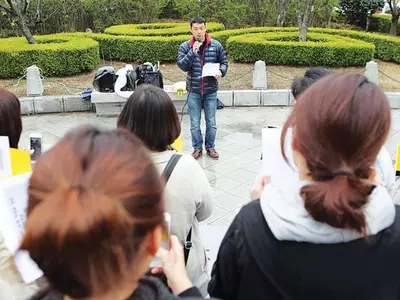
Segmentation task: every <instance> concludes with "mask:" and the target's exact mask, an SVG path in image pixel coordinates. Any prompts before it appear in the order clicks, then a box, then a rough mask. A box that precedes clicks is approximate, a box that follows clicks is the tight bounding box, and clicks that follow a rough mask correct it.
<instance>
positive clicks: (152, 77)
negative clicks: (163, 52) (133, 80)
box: [136, 63, 164, 89]
mask: <svg viewBox="0 0 400 300" xmlns="http://www.w3.org/2000/svg"><path fill="white" fill-rule="evenodd" d="M136 75H137V79H138V80H137V85H138V86H139V85H141V84H152V85H155V86H158V87H159V88H162V89H163V88H164V81H163V76H162V74H161V72H160V71H159V70H155V68H154V67H153V66H152V65H151V64H148V63H145V64H142V65H140V66H138V67H137V68H136Z"/></svg>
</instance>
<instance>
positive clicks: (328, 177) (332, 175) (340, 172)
mask: <svg viewBox="0 0 400 300" xmlns="http://www.w3.org/2000/svg"><path fill="white" fill-rule="evenodd" d="M341 175H346V176H354V177H355V176H356V174H354V172H353V171H346V170H336V171H333V172H332V173H328V174H320V175H317V176H315V179H316V180H317V181H329V180H332V179H334V178H335V177H336V176H341Z"/></svg>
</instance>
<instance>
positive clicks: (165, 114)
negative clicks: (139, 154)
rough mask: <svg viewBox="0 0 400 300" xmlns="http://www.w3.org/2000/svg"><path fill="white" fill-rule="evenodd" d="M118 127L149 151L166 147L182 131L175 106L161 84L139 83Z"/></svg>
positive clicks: (120, 118)
mask: <svg viewBox="0 0 400 300" xmlns="http://www.w3.org/2000/svg"><path fill="white" fill-rule="evenodd" d="M117 126H118V127H122V128H125V129H127V130H129V131H130V132H132V133H134V134H135V135H136V136H138V137H139V138H140V139H141V140H142V141H143V142H144V143H145V144H146V146H147V147H148V148H149V149H150V150H152V151H165V150H167V149H168V147H169V146H170V145H171V144H172V143H173V142H174V141H175V140H176V139H177V138H178V137H179V135H180V134H181V124H180V122H179V118H178V114H177V113H176V109H175V106H174V104H173V102H172V100H171V98H170V97H169V96H168V94H167V93H166V92H165V91H164V90H163V89H161V88H159V87H157V86H154V85H150V84H142V85H140V86H139V87H138V88H137V89H136V90H135V92H134V93H133V94H132V96H130V97H129V99H128V101H127V102H126V104H125V106H124V108H123V109H122V112H121V114H120V116H119V118H118V123H117Z"/></svg>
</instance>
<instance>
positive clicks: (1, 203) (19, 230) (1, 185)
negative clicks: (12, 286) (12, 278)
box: [0, 173, 43, 283]
mask: <svg viewBox="0 0 400 300" xmlns="http://www.w3.org/2000/svg"><path fill="white" fill-rule="evenodd" d="M30 176H31V173H27V174H22V175H18V176H13V177H10V178H7V179H3V180H1V181H0V232H1V234H2V235H3V239H4V243H5V246H6V247H7V249H8V250H9V251H10V252H11V253H13V254H15V256H14V262H15V265H16V267H17V269H18V271H19V273H20V274H21V277H22V279H23V280H24V282H25V283H31V282H33V281H34V280H36V279H38V278H40V277H41V276H42V275H43V272H42V271H41V270H40V269H39V268H38V266H37V265H36V263H35V262H34V261H33V260H32V259H31V258H30V257H29V254H28V253H27V252H25V251H21V252H18V253H17V250H18V248H19V246H20V243H21V240H22V237H23V235H24V232H25V223H26V215H27V210H28V185H29V179H30Z"/></svg>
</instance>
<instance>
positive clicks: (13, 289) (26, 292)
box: [0, 234, 39, 300]
mask: <svg viewBox="0 0 400 300" xmlns="http://www.w3.org/2000/svg"><path fill="white" fill-rule="evenodd" d="M38 289H39V287H38V285H37V284H36V283H32V284H25V283H24V282H23V281H22V278H21V276H20V274H19V272H18V270H17V269H16V267H15V264H14V259H13V255H12V254H11V253H10V251H8V249H7V248H6V246H5V244H4V240H3V236H2V235H1V234H0V299H1V300H3V299H4V300H6V299H7V300H23V299H27V298H28V297H30V296H31V295H32V294H34V293H35V292H36V291H37V290H38Z"/></svg>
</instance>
